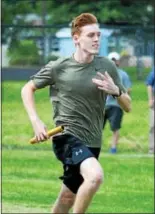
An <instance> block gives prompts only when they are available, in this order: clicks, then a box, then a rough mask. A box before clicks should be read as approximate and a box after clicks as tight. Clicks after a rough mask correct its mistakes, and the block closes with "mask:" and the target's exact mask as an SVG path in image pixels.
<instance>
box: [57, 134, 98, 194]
mask: <svg viewBox="0 0 155 214" xmlns="http://www.w3.org/2000/svg"><path fill="white" fill-rule="evenodd" d="M53 151H54V153H55V155H56V157H57V158H58V160H60V161H61V162H62V163H63V169H64V174H63V176H62V177H60V179H61V180H63V183H64V184H65V185H66V186H67V187H68V188H69V189H70V190H71V191H72V192H73V193H75V194H76V193H77V191H78V188H79V186H80V185H81V184H82V182H83V177H82V175H81V174H80V164H81V162H82V161H84V160H85V159H87V158H89V157H95V158H96V159H98V156H99V153H100V148H89V147H87V146H85V145H84V143H83V142H82V141H81V140H79V139H78V138H77V137H74V136H73V135H70V134H64V135H59V136H55V137H53Z"/></svg>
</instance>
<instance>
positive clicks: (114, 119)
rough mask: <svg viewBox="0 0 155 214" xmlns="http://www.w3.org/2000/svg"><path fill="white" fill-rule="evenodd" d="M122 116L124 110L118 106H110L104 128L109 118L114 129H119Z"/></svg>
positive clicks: (105, 117)
mask: <svg viewBox="0 0 155 214" xmlns="http://www.w3.org/2000/svg"><path fill="white" fill-rule="evenodd" d="M122 118H123V110H122V109H121V108H119V107H117V106H110V107H109V108H107V109H106V110H105V116H104V124H103V128H104V127H105V124H106V122H107V120H108V121H109V123H110V128H111V130H112V131H117V130H119V129H120V128H121V123H122Z"/></svg>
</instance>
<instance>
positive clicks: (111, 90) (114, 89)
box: [92, 71, 119, 95]
mask: <svg viewBox="0 0 155 214" xmlns="http://www.w3.org/2000/svg"><path fill="white" fill-rule="evenodd" d="M97 75H98V76H99V79H98V78H93V79H92V81H93V83H95V84H96V85H97V87H98V88H99V89H101V90H103V91H105V92H106V93H107V94H110V95H119V88H118V86H116V85H115V83H114V81H113V79H112V78H111V77H110V75H109V74H108V72H107V71H106V72H105V74H101V73H100V72H98V73H97Z"/></svg>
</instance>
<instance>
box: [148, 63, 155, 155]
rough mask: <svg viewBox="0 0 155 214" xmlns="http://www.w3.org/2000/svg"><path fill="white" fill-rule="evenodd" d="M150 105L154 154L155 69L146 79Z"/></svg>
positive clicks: (150, 151)
mask: <svg viewBox="0 0 155 214" xmlns="http://www.w3.org/2000/svg"><path fill="white" fill-rule="evenodd" d="M146 85H147V93H148V105H149V108H150V132H149V153H150V154H153V153H154V88H155V75H154V67H153V68H152V70H151V71H150V73H149V74H148V76H147V79H146Z"/></svg>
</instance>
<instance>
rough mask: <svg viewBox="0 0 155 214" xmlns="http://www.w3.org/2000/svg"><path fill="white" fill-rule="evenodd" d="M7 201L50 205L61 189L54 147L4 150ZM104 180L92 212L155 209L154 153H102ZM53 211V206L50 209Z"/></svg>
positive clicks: (59, 172)
mask: <svg viewBox="0 0 155 214" xmlns="http://www.w3.org/2000/svg"><path fill="white" fill-rule="evenodd" d="M2 162H3V168H2V176H3V177H2V184H3V185H2V187H3V188H2V196H3V202H4V203H9V204H18V205H21V206H27V207H30V208H31V207H32V208H35V207H38V208H39V207H40V208H41V207H45V208H46V210H47V208H48V209H49V207H50V205H51V204H52V203H54V201H55V199H56V197H57V194H58V192H59V189H60V186H61V181H60V180H59V179H58V177H59V176H60V175H61V174H62V168H61V165H60V162H58V161H57V160H56V158H55V157H54V154H53V153H52V152H51V151H26V150H11V151H9V150H3V156H2ZM100 163H101V165H102V166H103V169H104V174H105V176H104V183H103V184H102V186H101V188H100V190H99V192H98V193H97V195H96V196H95V197H94V200H93V202H92V204H91V206H90V208H89V210H88V212H93V213H95V212H100V213H124V212H127V211H128V212H133V213H138V212H141V213H149V212H152V213H153V209H154V207H153V199H154V175H153V172H154V170H153V167H154V162H153V157H152V158H148V157H144V158H136V157H134V158H130V157H129V156H128V158H127V157H123V156H121V155H120V156H119V155H116V156H108V155H105V156H104V153H101V157H100ZM49 212H50V210H49Z"/></svg>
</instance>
